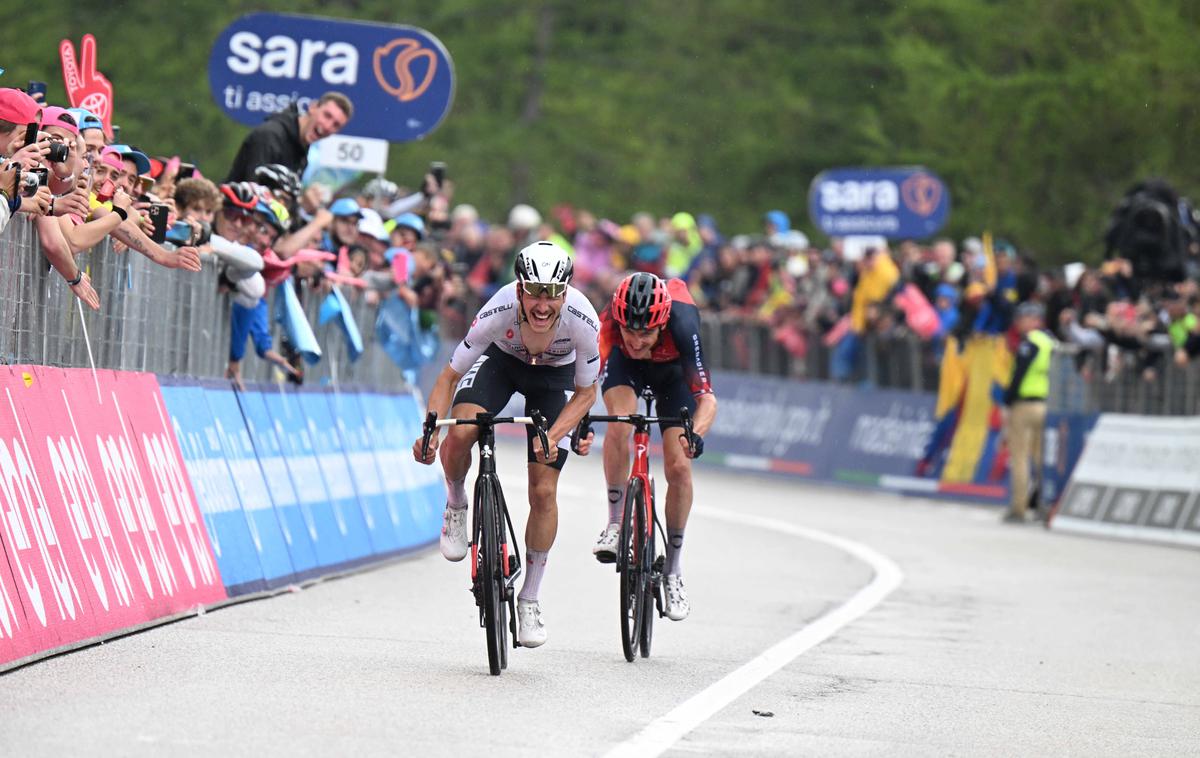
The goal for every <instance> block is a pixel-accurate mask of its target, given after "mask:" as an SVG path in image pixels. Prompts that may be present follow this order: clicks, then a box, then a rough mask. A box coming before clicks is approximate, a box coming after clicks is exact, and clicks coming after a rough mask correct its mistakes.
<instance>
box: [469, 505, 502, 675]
mask: <svg viewBox="0 0 1200 758" xmlns="http://www.w3.org/2000/svg"><path fill="white" fill-rule="evenodd" d="M481 484H482V486H481V487H479V490H478V492H477V493H476V494H477V495H478V496H479V497H478V506H477V507H478V516H479V532H480V534H479V535H478V537H479V539H480V543H481V544H480V550H479V568H478V571H479V577H480V579H481V581H482V582H483V625H484V628H485V629H486V631H487V656H488V669H489V670H490V671H491V672H492V676H499V675H500V671H501V670H502V669H503V668H504V667H505V664H506V663H507V661H506V660H505V659H506V658H507V655H506V654H507V652H508V651H507V650H506V649H505V646H506V645H507V644H508V640H507V639H506V638H507V636H508V627H507V626H506V620H505V618H504V615H505V614H504V572H503V570H501V568H500V528H499V520H498V519H499V515H500V503H499V501H498V500H497V497H496V492H495V490H494V489H493V487H494V486H495V485H494V484H493V483H491V482H481Z"/></svg>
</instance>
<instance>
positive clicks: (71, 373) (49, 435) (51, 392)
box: [0, 366, 226, 664]
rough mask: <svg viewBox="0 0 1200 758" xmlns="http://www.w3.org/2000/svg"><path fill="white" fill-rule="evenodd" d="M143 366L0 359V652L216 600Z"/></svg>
mask: <svg viewBox="0 0 1200 758" xmlns="http://www.w3.org/2000/svg"><path fill="white" fill-rule="evenodd" d="M163 408H164V406H163V402H162V396H161V393H160V392H159V388H158V382H157V380H156V379H155V377H154V376H153V375H149V374H135V373H128V372H115V371H99V372H95V373H93V372H91V371H88V370H81V369H52V368H43V367H31V366H10V367H2V368H0V552H2V553H3V557H4V558H5V560H3V561H0V664H3V663H5V662H7V661H13V660H17V659H20V658H24V657H26V656H29V655H33V654H36V653H39V652H43V651H47V650H53V649H56V648H61V647H66V646H70V645H72V644H74V643H79V642H83V641H86V640H89V639H94V638H98V637H104V636H108V635H110V634H112V633H113V632H116V631H120V630H123V629H127V628H130V627H133V626H137V625H139V624H142V623H145V622H147V621H151V620H153V619H157V618H162V617H164V616H171V615H175V614H178V613H182V612H187V611H191V610H194V609H196V608H198V607H200V606H204V605H207V604H211V603H214V602H217V601H220V600H223V599H224V598H225V596H226V595H225V590H224V587H223V585H222V582H221V577H220V575H219V573H218V571H217V566H216V561H215V560H214V558H213V554H212V549H211V547H210V545H209V542H208V536H207V533H206V531H205V528H204V523H203V521H202V520H201V518H200V513H199V510H198V508H197V506H196V500H195V495H194V493H193V491H192V488H191V484H190V482H189V480H188V478H187V476H186V474H185V470H184V468H183V462H182V456H181V454H180V451H179V447H178V444H177V442H176V439H175V434H174V432H173V430H172V428H171V426H170V423H169V419H168V418H167V416H166V414H165V411H164V409H163Z"/></svg>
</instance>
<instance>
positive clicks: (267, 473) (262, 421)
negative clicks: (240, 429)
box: [237, 391, 317, 579]
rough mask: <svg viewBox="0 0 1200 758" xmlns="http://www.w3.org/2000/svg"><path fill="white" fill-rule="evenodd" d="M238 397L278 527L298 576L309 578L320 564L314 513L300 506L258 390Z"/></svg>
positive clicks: (239, 394)
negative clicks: (269, 493) (276, 516)
mask: <svg viewBox="0 0 1200 758" xmlns="http://www.w3.org/2000/svg"><path fill="white" fill-rule="evenodd" d="M237 399H238V404H239V405H240V406H241V409H242V418H244V419H245V420H246V431H247V432H248V433H249V435H250V442H251V444H253V445H254V452H255V455H257V456H258V464H259V466H260V467H261V469H262V476H263V480H264V481H265V482H266V486H267V489H268V490H270V492H271V500H272V501H273V502H274V503H275V513H276V514H277V515H278V517H279V526H280V529H281V530H282V531H283V538H284V540H285V541H286V542H287V549H288V555H290V556H291V558H292V567H293V568H294V569H295V571H296V576H297V578H300V579H303V578H306V577H307V576H309V575H310V574H311V573H312V571H313V569H315V568H316V566H317V552H316V548H315V547H314V545H313V540H314V539H315V534H316V526H315V525H314V524H313V523H312V522H311V521H310V516H311V514H306V513H305V512H304V510H303V509H302V508H301V507H300V500H299V498H297V497H296V488H295V487H294V486H293V485H292V477H291V475H290V474H289V473H288V470H287V463H286V462H285V461H284V459H283V449H282V448H281V447H280V445H279V438H278V437H277V436H276V434H275V424H274V422H272V421H271V414H270V413H269V412H268V411H267V404H266V401H264V400H263V397H262V394H261V393H260V392H258V391H254V392H239V393H238V395H237Z"/></svg>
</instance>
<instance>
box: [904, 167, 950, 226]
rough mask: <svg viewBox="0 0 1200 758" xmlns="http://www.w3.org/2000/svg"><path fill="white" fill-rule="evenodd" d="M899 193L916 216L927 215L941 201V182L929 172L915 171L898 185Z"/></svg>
mask: <svg viewBox="0 0 1200 758" xmlns="http://www.w3.org/2000/svg"><path fill="white" fill-rule="evenodd" d="M900 195H901V196H902V197H903V198H904V204H905V205H906V206H908V208H909V210H911V211H912V212H913V213H915V214H917V215H918V216H928V215H930V214H932V213H933V212H934V211H935V210H937V207H938V204H939V203H941V202H942V183H941V182H940V181H938V180H937V179H934V178H933V177H932V176H930V175H929V174H922V173H916V174H913V175H912V176H910V177H908V178H907V179H905V180H904V183H903V184H901V185H900Z"/></svg>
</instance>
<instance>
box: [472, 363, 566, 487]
mask: <svg viewBox="0 0 1200 758" xmlns="http://www.w3.org/2000/svg"><path fill="white" fill-rule="evenodd" d="M573 389H575V364H574V363H569V364H567V365H566V366H531V365H529V364H528V363H525V362H524V361H521V360H518V359H516V358H514V357H512V356H511V355H509V354H508V353H506V352H504V351H503V350H501V349H500V348H498V347H496V346H495V345H492V346H491V347H489V348H488V349H487V350H485V351H484V353H483V355H481V356H479V358H478V359H477V360H476V361H475V363H474V364H472V365H471V368H469V369H467V373H465V374H463V376H462V379H460V380H459V381H458V388H457V389H456V390H455V392H454V405H458V404H459V403H474V404H475V405H482V406H483V408H484V410H486V411H488V412H489V413H499V412H500V411H502V410H504V406H506V405H508V401H509V400H511V399H512V396H513V395H514V394H515V393H520V394H521V395H522V396H524V398H525V415H526V416H528V415H529V414H530V413H531V412H532V411H535V410H537V411H541V414H542V415H543V416H545V417H546V424H547V427H549V426H553V425H554V421H555V420H556V419H557V418H558V414H560V413H562V409H563V407H564V406H565V405H566V404H567V392H568V391H570V390H573ZM525 434H526V437H527V440H528V442H527V449H528V454H529V462H530V463H538V462H540V461H537V460H536V459H535V458H534V455H533V438H534V435H535V434H537V433H536V432H535V431H534V430H533V427H532V426H527V427H525ZM565 440H566V438H564V444H565ZM566 463H567V448H566V447H565V446H564V445H562V444H560V445H559V448H558V457H557V458H555V459H554V463H551V464H549V465H550V466H553V467H554V468H556V469H558V470H559V471H562V467H563V466H564V465H566Z"/></svg>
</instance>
